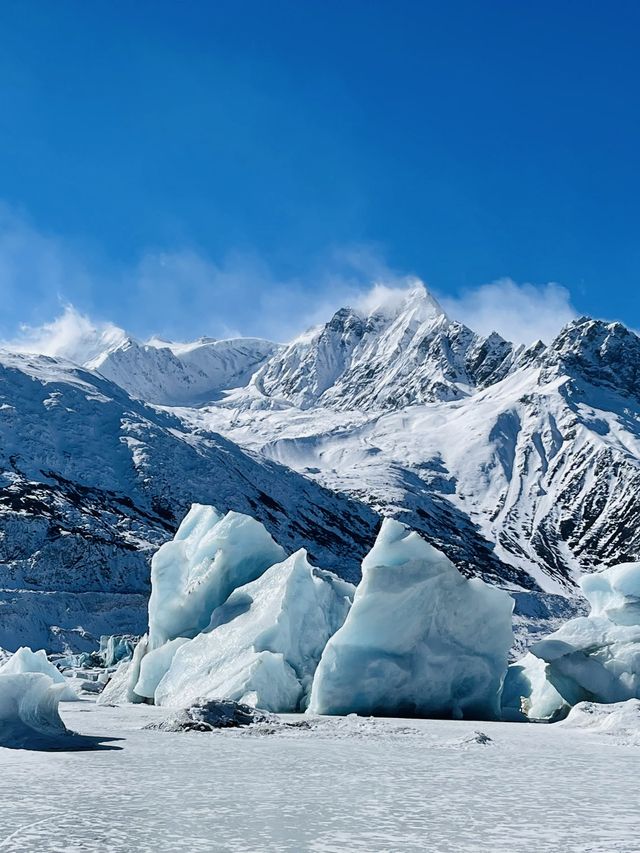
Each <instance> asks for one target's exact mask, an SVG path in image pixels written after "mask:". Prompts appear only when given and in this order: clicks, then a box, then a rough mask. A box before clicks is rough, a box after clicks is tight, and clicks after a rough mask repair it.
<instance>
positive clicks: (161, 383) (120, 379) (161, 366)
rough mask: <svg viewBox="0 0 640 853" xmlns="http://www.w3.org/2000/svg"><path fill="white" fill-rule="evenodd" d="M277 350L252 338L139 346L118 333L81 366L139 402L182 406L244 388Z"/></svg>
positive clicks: (152, 342)
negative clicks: (229, 390) (104, 378)
mask: <svg viewBox="0 0 640 853" xmlns="http://www.w3.org/2000/svg"><path fill="white" fill-rule="evenodd" d="M279 349H280V347H279V345H278V344H274V343H272V342H271V341H265V340H260V339H258V338H231V339H229V340H216V339H215V338H200V339H199V340H197V341H192V342H191V343H184V344H180V343H173V342H170V341H163V340H160V339H159V338H152V339H151V340H149V341H147V342H146V343H144V344H141V343H138V342H137V341H136V340H134V339H133V338H131V337H129V336H127V335H123V336H122V337H120V338H117V339H115V340H112V341H111V342H110V343H109V345H108V346H106V347H105V348H104V349H103V350H101V351H99V352H97V354H94V355H93V356H92V357H91V358H89V359H86V360H84V361H83V362H82V363H83V365H84V366H85V367H87V368H89V369H92V370H97V371H98V372H99V373H100V374H102V376H105V377H106V378H107V379H111V380H112V381H113V382H115V383H116V384H118V385H120V387H122V388H124V389H125V390H126V391H127V392H128V393H129V394H131V396H133V397H137V398H138V399H140V400H145V401H146V402H148V403H158V404H162V405H167V406H186V405H197V404H198V403H201V402H205V401H210V400H213V399H215V398H216V397H217V396H218V395H219V394H220V392H221V391H225V390H228V389H230V388H238V387H241V386H244V385H246V384H247V383H248V381H249V379H250V378H251V376H252V375H253V373H254V372H255V371H256V370H257V369H258V368H259V367H260V366H261V365H262V364H263V363H264V361H265V360H266V359H267V358H269V356H272V355H274V354H275V353H276V352H278V350H279Z"/></svg>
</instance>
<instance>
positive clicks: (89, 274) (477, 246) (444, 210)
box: [0, 0, 640, 338]
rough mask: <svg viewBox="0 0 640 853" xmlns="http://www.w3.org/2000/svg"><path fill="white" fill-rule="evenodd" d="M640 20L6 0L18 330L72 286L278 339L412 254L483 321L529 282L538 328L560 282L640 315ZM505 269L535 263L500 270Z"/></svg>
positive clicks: (305, 5) (136, 327)
mask: <svg viewBox="0 0 640 853" xmlns="http://www.w3.org/2000/svg"><path fill="white" fill-rule="evenodd" d="M639 27H640V6H638V4H636V3H632V2H613V3H609V4H605V3H602V2H598V3H595V2H587V0H582V2H572V0H565V2H554V3H551V2H545V0H541V1H539V2H536V3H529V4H525V3H514V2H508V1H507V0H504V2H500V1H499V0H490V2H485V3H481V2H455V0H454V1H453V2H448V3H441V2H437V3H436V2H428V0H423V2H412V0H396V2H393V3H392V2H390V0H385V2H383V0H368V2H360V0H346V2H345V0H341V2H337V0H324V2H322V3H320V2H311V0H309V2H301V1H300V0H298V2H283V1H282V0H269V2H264V1H263V2H242V1H241V0H235V2H225V0H216V2H215V3H211V2H206V3H199V2H196V0H191V2H177V0H176V2H162V0H154V2H146V0H137V2H136V3H124V2H121V0H111V1H110V2H101V0H94V2H91V3H87V2H75V0H74V1H73V2H72V0H59V2H55V3H54V2H50V0H49V2H38V0H30V2H28V3H24V2H21V0H20V2H15V1H14V0H5V1H4V2H3V3H2V4H1V5H0V295H1V296H2V300H3V312H2V319H1V321H0V333H1V334H2V336H4V337H5V338H6V337H8V336H11V335H12V334H14V333H15V330H16V328H17V327H18V325H19V324H20V323H27V324H31V325H38V324H40V323H43V322H46V321H49V320H51V319H52V318H53V317H54V316H55V315H56V314H58V313H60V311H61V310H62V306H64V305H65V304H66V303H72V304H73V305H74V306H76V309H78V311H80V312H83V313H86V314H88V315H90V316H91V317H94V318H97V319H98V320H105V319H109V320H112V321H113V322H115V323H117V324H119V325H122V326H125V327H126V328H128V329H130V330H131V331H133V332H134V333H135V334H139V335H143V336H144V335H146V334H150V333H152V332H157V333H159V334H163V335H165V336H171V337H176V338H185V337H193V336H196V335H200V334H214V335H220V334H226V333H235V332H242V333H248V334H264V335H270V336H273V337H280V338H284V337H286V336H287V335H289V334H291V333H293V332H294V331H297V330H298V329H299V328H300V327H301V326H304V325H305V324H306V323H307V322H308V321H311V320H315V319H318V318H320V317H321V316H322V315H323V312H324V313H326V312H328V311H330V310H331V309H332V308H335V307H338V306H339V304H340V303H341V301H343V300H344V299H346V298H348V297H350V296H351V294H352V293H354V292H359V291H360V290H362V289H364V288H365V287H367V286H368V285H369V283H370V282H371V281H372V280H374V279H377V280H380V279H383V280H386V281H390V282H391V283H393V282H397V281H401V280H402V277H403V276H405V275H415V276H418V277H420V278H421V279H423V280H424V281H425V282H426V283H427V284H428V285H429V286H430V287H431V288H432V289H433V290H434V291H435V292H436V293H437V294H438V295H439V296H440V297H442V298H443V299H444V301H445V303H446V304H447V307H450V306H451V310H454V308H455V307H456V306H459V308H460V311H461V313H462V314H463V315H464V316H463V319H465V320H466V321H467V322H469V323H471V324H472V325H473V319H474V312H477V313H478V314H482V313H484V314H486V312H487V311H491V310H492V308H493V307H495V308H496V310H498V309H499V308H500V306H501V305H503V304H504V300H505V298H508V299H511V300H512V301H513V302H514V306H515V307H514V310H516V309H517V306H518V305H519V304H520V303H518V296H519V294H523V298H522V300H521V308H522V312H523V315H524V316H523V322H524V323H525V324H526V323H527V322H530V323H531V325H532V334H533V331H535V329H533V327H534V326H536V322H537V319H538V317H539V315H540V312H542V313H544V311H545V310H546V311H547V313H548V312H549V305H551V312H552V315H555V314H557V316H558V318H561V317H564V313H563V312H565V313H566V312H568V313H569V314H570V313H571V312H574V311H575V312H578V313H588V314H592V315H597V316H602V317H606V318H615V319H622V320H623V321H625V322H627V323H628V324H629V325H631V326H633V327H635V328H639V327H640V297H639V296H638V284H639V273H640V228H639V226H640V214H639V201H638V200H639V199H640V158H639V156H638V151H640V118H639V116H640V110H639V107H640V103H639V101H640V51H638V50H637V33H638V30H639ZM505 277H509V278H510V279H512V280H513V281H514V282H517V283H518V284H519V285H524V284H525V283H527V282H529V283H532V284H533V285H534V287H533V288H529V289H528V290H527V289H526V288H525V290H524V291H523V290H522V289H518V287H517V286H516V285H514V284H509V285H508V287H507V292H506V294H505V291H504V289H502V290H501V289H500V288H499V287H498V288H496V287H495V286H494V288H493V291H491V290H490V289H489V290H488V289H487V288H484V289H482V286H483V285H487V284H488V283H490V282H494V281H496V280H499V279H503V278H505ZM548 282H556V283H558V285H560V286H561V287H562V288H564V290H561V289H560V288H557V287H555V288H553V289H552V291H549V290H548V289H547V287H546V285H547V283H548ZM478 288H480V290H478ZM514 288H515V290H514ZM487 294H488V295H487ZM535 297H538V302H537V303H536V300H535ZM550 297H551V301H549V300H550ZM479 299H480V302H478V300H479ZM492 300H493V301H492ZM514 300H515V301H514ZM554 300H555V301H554ZM545 305H546V306H547V307H546V309H545ZM483 322H484V321H483ZM500 322H502V324H503V328H501V329H500V331H502V333H503V334H508V333H509V328H508V325H509V322H510V321H509V320H508V318H507V319H506V320H505V318H501V321H500ZM504 323H506V324H507V328H504ZM480 325H482V324H480Z"/></svg>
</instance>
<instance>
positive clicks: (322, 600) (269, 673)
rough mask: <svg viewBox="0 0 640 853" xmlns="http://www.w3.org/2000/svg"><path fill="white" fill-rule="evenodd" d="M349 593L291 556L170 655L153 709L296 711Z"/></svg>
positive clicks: (242, 589) (245, 588) (335, 579)
mask: <svg viewBox="0 0 640 853" xmlns="http://www.w3.org/2000/svg"><path fill="white" fill-rule="evenodd" d="M353 592H354V587H353V586H352V585H351V584H349V583H347V582H346V581H343V580H341V579H340V578H338V577H336V576H335V575H333V574H332V573H331V572H325V571H322V570H320V569H316V568H314V567H313V566H311V565H310V564H309V562H308V560H307V555H306V552H305V551H304V550H300V551H297V552H296V553H295V554H293V555H292V556H291V557H289V558H288V559H286V560H284V561H282V562H279V563H277V564H276V565H273V566H271V567H270V568H269V569H267V571H266V572H265V573H264V574H263V575H262V576H261V577H260V578H258V579H257V580H255V581H252V582H251V583H249V584H246V585H245V586H243V587H240V588H239V589H236V590H235V591H234V592H233V593H232V594H231V595H230V596H229V598H228V600H227V601H226V602H225V604H224V605H223V606H222V607H219V608H217V609H216V610H215V611H214V613H213V617H212V619H211V625H210V626H209V628H208V630H207V631H206V632H204V633H201V634H199V635H198V636H197V637H196V638H195V639H193V640H190V641H189V642H187V643H184V644H183V645H181V646H180V647H179V648H177V650H175V654H173V657H172V660H171V662H170V667H169V671H168V672H167V674H166V675H165V676H164V678H163V679H162V680H161V681H160V683H159V685H158V687H157V689H156V690H155V695H154V699H155V702H156V704H158V705H171V706H177V707H186V706H188V705H190V704H192V703H193V702H194V701H196V700H201V699H233V700H235V701H238V702H242V703H245V704H248V705H252V706H254V707H258V708H263V709H264V710H267V711H275V712H278V711H280V712H286V711H298V710H302V709H304V708H305V707H306V705H307V702H308V695H309V691H310V688H311V682H312V679H313V675H314V672H315V669H316V666H317V664H318V661H319V660H320V656H321V654H322V650H323V649H324V646H325V644H326V642H327V640H328V639H329V637H331V636H332V634H334V633H335V631H337V630H338V628H339V627H340V626H341V625H342V623H343V622H344V619H345V617H346V615H347V613H348V611H349V607H350V604H351V598H352V596H353ZM172 651H173V650H172ZM152 654H153V653H152ZM143 674H144V672H143ZM142 689H144V685H142V686H141V687H140V688H138V687H136V691H138V690H142Z"/></svg>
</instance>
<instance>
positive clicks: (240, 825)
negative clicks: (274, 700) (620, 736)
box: [0, 701, 640, 853]
mask: <svg viewBox="0 0 640 853" xmlns="http://www.w3.org/2000/svg"><path fill="white" fill-rule="evenodd" d="M60 712H61V716H62V717H63V719H64V722H65V723H66V725H67V726H68V727H69V728H70V729H73V730H75V731H76V732H79V733H80V734H83V735H92V736H100V737H101V738H105V739H107V738H116V739H117V740H113V741H111V742H108V741H106V740H105V744H104V749H102V750H93V751H78V752H35V751H27V750H11V749H4V748H0V771H1V786H2V787H1V793H0V850H2V851H16V853H17V851H25V853H27V851H28V853H34V851H39V853H40V851H64V853H74V851H83V853H92V852H93V851H100V853H125V851H127V853H128V852H129V851H176V853H179V852H180V851H194V853H196V851H234V853H245V852H246V851H251V853H253V851H256V852H257V851H317V853H338V852H339V853H342V851H366V853H374V851H394V853H395V851H398V853H400V851H402V853H405V851H415V850H427V851H433V853H440V851H443V852H444V851H446V853H450V851H455V853H472V851H474V852H475V851H492V853H503V851H504V853H520V851H522V853H524V851H528V853H531V851H533V853H541V851H550V853H551V851H553V852H554V853H556V851H565V853H574V851H575V853H577V852H578V851H580V853H596V852H597V853H613V851H617V852H618V853H619V851H624V853H631V851H638V850H640V811H639V810H638V790H637V771H638V762H639V760H640V752H639V751H638V746H637V745H636V746H633V745H629V744H625V743H623V742H620V741H618V740H617V739H615V738H611V737H610V736H606V735H604V734H594V733H592V732H587V731H584V730H576V729H568V728H566V727H563V726H562V725H558V724H556V725H536V724H526V723H525V724H522V723H489V722H482V723H474V722H472V721H451V720H391V719H387V720H383V719H376V720H370V719H364V718H357V717H347V718H345V717H333V718H326V717H325V718H312V720H311V722H312V723H317V725H316V726H315V727H312V728H310V729H305V728H296V727H292V728H287V727H280V728H278V729H277V730H276V731H275V732H274V733H270V734H266V733H259V728H257V729H235V730H225V731H216V732H210V733H199V732H189V733H169V732H163V731H157V730H144V729H143V726H145V725H146V724H148V723H150V722H153V721H158V720H161V719H163V718H165V717H166V716H167V709H165V708H158V707H152V706H133V705H129V706H121V707H109V706H97V705H95V704H94V702H92V701H81V702H76V703H65V704H63V705H61V706H60ZM303 719H304V718H303V717H301V716H299V715H298V716H282V717H281V720H282V721H286V722H293V721H302V720H303ZM307 719H308V718H307ZM478 732H482V733H484V734H485V735H487V736H488V738H490V741H489V742H486V743H483V742H482V741H483V740H484V738H482V737H479V736H478V735H477V733H478Z"/></svg>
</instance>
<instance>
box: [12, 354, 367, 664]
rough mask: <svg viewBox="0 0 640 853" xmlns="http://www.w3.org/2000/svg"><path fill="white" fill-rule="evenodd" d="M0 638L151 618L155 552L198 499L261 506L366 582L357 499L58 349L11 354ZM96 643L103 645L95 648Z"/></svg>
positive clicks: (34, 638) (138, 623)
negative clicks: (194, 422) (164, 407)
mask: <svg viewBox="0 0 640 853" xmlns="http://www.w3.org/2000/svg"><path fill="white" fill-rule="evenodd" d="M0 478H1V479H0V482H1V489H0V647H1V646H4V647H9V648H12V647H14V646H15V645H16V644H19V643H20V642H30V643H36V644H40V645H44V646H47V647H48V648H61V647H63V646H64V645H65V644H66V643H67V642H68V643H69V644H70V645H71V646H76V647H77V646H79V645H82V634H83V632H86V631H89V632H90V633H91V634H93V635H94V637H93V638H92V639H94V638H95V634H99V633H101V632H106V633H110V632H111V633H112V632H113V631H118V630H122V631H133V632H135V631H138V632H139V631H141V630H143V629H144V627H145V619H146V598H147V594H148V583H149V558H150V555H151V553H152V552H153V551H154V550H155V549H156V548H157V546H158V545H160V544H161V543H162V542H163V541H165V540H166V539H168V538H170V537H171V535H172V534H173V532H174V531H175V529H176V527H177V524H178V523H179V521H180V520H181V518H182V516H183V515H184V513H185V512H186V510H187V509H188V507H189V506H190V504H191V503H192V502H193V501H198V502H201V503H214V502H215V503H216V505H217V506H219V507H220V508H221V509H223V510H228V509H235V510H238V511H241V512H246V513H251V514H252V515H254V516H255V517H256V518H258V519H260V520H261V521H262V522H263V523H264V524H265V525H266V527H267V528H268V529H270V531H271V532H272V533H273V535H275V536H277V538H278V541H279V542H281V543H282V545H283V546H284V547H286V548H287V549H288V550H295V549H296V548H298V547H300V546H305V547H307V548H308V550H309V552H310V554H311V555H313V559H315V560H316V561H317V562H319V563H320V564H321V565H326V566H331V567H333V568H334V569H335V570H336V571H338V572H339V573H341V574H342V575H343V576H345V577H351V578H355V577H357V575H358V572H359V561H360V559H361V557H362V555H363V554H364V553H365V552H366V549H367V547H368V545H369V542H370V541H371V537H372V536H373V535H374V531H375V527H376V525H377V523H378V518H377V516H376V515H375V513H374V512H372V511H371V510H370V509H369V508H367V507H365V506H364V505H361V504H359V503H358V502H356V501H354V500H351V499H348V498H346V497H344V496H341V495H338V494H336V493H333V492H330V491H327V490H325V489H324V488H322V487H321V486H319V485H318V484H317V483H315V482H314V481H312V480H310V479H308V478H305V477H302V476H301V475H299V474H297V473H296V472H294V471H292V470H290V469H287V468H284V467H282V466H280V465H278V464H274V463H272V462H270V461H268V460H266V459H264V458H257V457H254V456H252V455H250V454H248V453H246V452H243V451H242V450H240V449H239V448H238V447H237V446H236V445H234V444H233V443H231V442H230V441H228V440H226V439H224V438H222V437H221V436H219V435H215V434H212V433H210V432H207V431H205V430H186V429H185V427H184V425H183V423H181V422H180V421H179V420H178V419H177V418H175V417H174V416H173V415H171V414H168V413H166V412H162V411H158V410H156V409H153V408H151V407H149V406H147V405H145V404H143V403H141V402H139V401H136V400H134V399H132V398H131V397H129V396H128V395H127V394H126V392H125V391H123V390H122V389H121V388H120V387H119V386H117V385H115V384H114V383H112V382H110V381H108V380H106V379H104V378H103V377H101V376H100V375H99V374H97V373H95V372H91V371H87V370H84V369H81V368H79V367H76V366H74V365H73V364H71V363H69V362H65V361H62V360H57V359H53V358H49V357H46V356H26V355H15V354H10V353H3V354H2V355H1V357H0ZM87 644H88V645H90V643H89V642H88V643H87Z"/></svg>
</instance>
